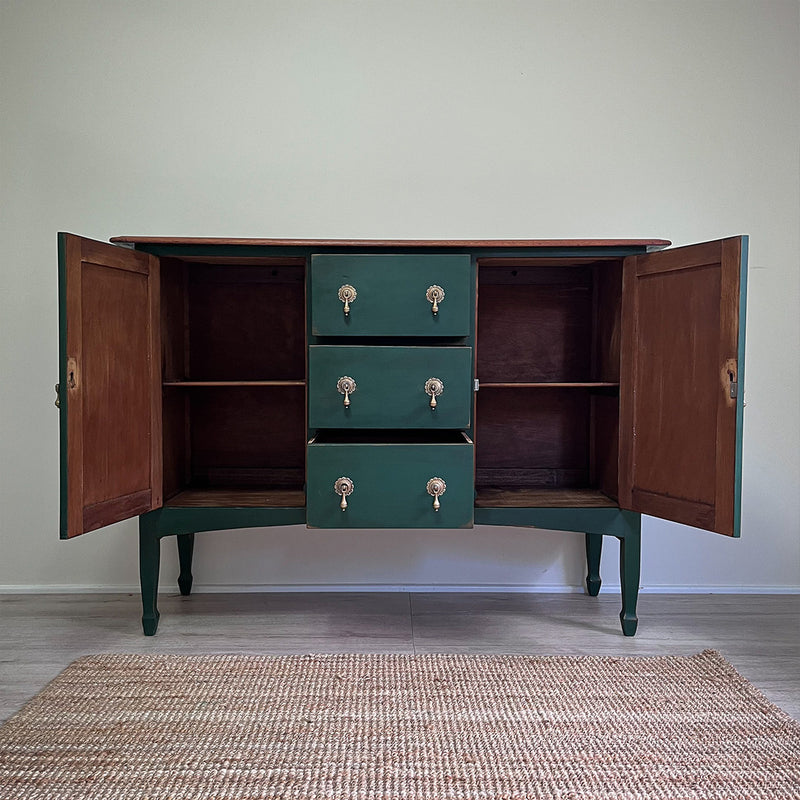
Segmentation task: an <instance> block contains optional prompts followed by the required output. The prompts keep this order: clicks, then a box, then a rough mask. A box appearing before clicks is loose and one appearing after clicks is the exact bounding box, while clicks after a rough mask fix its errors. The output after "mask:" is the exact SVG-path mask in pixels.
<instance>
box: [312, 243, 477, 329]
mask: <svg viewBox="0 0 800 800" xmlns="http://www.w3.org/2000/svg"><path fill="white" fill-rule="evenodd" d="M471 273H472V270H471V267H470V257H469V256H465V255H410V254H402V255H391V254H390V255H383V254H382V255H360V254H352V255H338V254H331V255H315V256H312V257H311V282H310V283H311V332H312V334H313V335H314V336H453V337H462V336H469V334H470V321H471V319H472V306H473V303H472V300H471V297H472V292H471V291H470V286H471ZM343 286H350V287H352V288H353V289H355V292H356V296H355V299H353V300H351V301H349V302H348V306H349V309H348V313H345V303H344V301H342V300H340V299H339V290H340V288H341V287H343ZM431 286H439V287H441V289H442V290H443V291H444V298H443V299H442V300H440V301H439V302H438V303H437V306H438V310H437V311H436V313H434V312H433V303H431V302H430V301H429V300H428V298H427V296H426V293H427V291H428V289H429V287H431Z"/></svg>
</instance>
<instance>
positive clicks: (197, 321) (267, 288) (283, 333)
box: [187, 264, 306, 380]
mask: <svg viewBox="0 0 800 800" xmlns="http://www.w3.org/2000/svg"><path fill="white" fill-rule="evenodd" d="M188 304H189V315H188V316H189V330H190V341H189V349H190V350H189V364H190V369H189V375H188V376H187V377H190V378H191V379H193V380H304V379H305V334H306V329H305V285H304V269H303V267H297V266H282V267H277V266H272V267H261V266H227V265H221V266H220V265H206V264H198V265H191V267H190V268H189V282H188Z"/></svg>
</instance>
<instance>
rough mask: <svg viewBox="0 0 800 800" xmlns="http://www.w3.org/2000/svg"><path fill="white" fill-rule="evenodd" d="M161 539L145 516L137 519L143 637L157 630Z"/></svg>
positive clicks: (151, 634)
mask: <svg viewBox="0 0 800 800" xmlns="http://www.w3.org/2000/svg"><path fill="white" fill-rule="evenodd" d="M160 566H161V539H160V538H159V536H158V532H157V530H156V529H155V526H154V525H153V524H151V523H150V522H149V520H148V519H147V517H146V516H143V517H139V581H140V583H141V586H142V628H143V629H144V635H145V636H153V635H154V634H155V632H156V630H158V617H159V614H158V572H159V568H160Z"/></svg>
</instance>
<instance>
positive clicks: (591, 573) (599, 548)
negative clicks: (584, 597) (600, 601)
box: [586, 533, 603, 597]
mask: <svg viewBox="0 0 800 800" xmlns="http://www.w3.org/2000/svg"><path fill="white" fill-rule="evenodd" d="M602 552H603V537H602V535H600V534H598V533H587V534H586V566H587V570H586V591H587V592H588V593H589V595H590V596H591V597H597V595H598V594H599V593H600V585H601V583H602V581H601V580H600V556H601V555H602Z"/></svg>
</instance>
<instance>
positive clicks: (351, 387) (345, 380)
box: [336, 375, 357, 408]
mask: <svg viewBox="0 0 800 800" xmlns="http://www.w3.org/2000/svg"><path fill="white" fill-rule="evenodd" d="M336 388H337V389H338V390H339V394H343V395H344V407H345V408H349V406H350V395H351V394H353V392H355V390H356V388H357V387H356V382H355V381H354V380H353V379H352V378H351V377H350V376H349V375H344V376H342V377H341V378H339V380H338V381H336Z"/></svg>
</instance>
